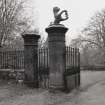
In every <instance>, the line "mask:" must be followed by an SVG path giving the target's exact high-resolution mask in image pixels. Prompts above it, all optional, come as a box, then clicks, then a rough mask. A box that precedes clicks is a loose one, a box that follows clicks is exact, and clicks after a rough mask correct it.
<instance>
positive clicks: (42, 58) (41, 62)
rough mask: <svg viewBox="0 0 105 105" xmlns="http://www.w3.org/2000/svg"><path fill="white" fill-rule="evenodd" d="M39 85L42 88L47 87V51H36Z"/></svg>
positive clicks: (43, 49) (42, 49)
mask: <svg viewBox="0 0 105 105" xmlns="http://www.w3.org/2000/svg"><path fill="white" fill-rule="evenodd" d="M38 68H39V85H40V87H43V88H48V87H49V50H48V48H41V49H38Z"/></svg>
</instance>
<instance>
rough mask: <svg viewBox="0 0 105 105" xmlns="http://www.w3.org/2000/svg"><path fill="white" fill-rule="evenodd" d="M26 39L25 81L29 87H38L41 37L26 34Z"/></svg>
mask: <svg viewBox="0 0 105 105" xmlns="http://www.w3.org/2000/svg"><path fill="white" fill-rule="evenodd" d="M22 37H23V39H24V61H25V79H24V82H25V84H27V85H28V86H32V87H36V88H37V87H38V53H37V50H38V39H39V38H40V36H39V35H35V34H25V35H23V36H22Z"/></svg>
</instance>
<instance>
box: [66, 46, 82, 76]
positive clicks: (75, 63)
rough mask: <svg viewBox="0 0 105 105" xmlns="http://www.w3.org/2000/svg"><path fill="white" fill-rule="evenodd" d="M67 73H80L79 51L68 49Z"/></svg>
mask: <svg viewBox="0 0 105 105" xmlns="http://www.w3.org/2000/svg"><path fill="white" fill-rule="evenodd" d="M65 70H66V72H67V73H68V75H69V72H70V73H71V74H72V73H74V74H75V73H78V72H79V71H80V53H79V49H77V48H72V47H66V69H65Z"/></svg>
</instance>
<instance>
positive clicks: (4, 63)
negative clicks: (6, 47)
mask: <svg viewBox="0 0 105 105" xmlns="http://www.w3.org/2000/svg"><path fill="white" fill-rule="evenodd" d="M0 69H14V70H15V69H24V51H23V50H14V51H0Z"/></svg>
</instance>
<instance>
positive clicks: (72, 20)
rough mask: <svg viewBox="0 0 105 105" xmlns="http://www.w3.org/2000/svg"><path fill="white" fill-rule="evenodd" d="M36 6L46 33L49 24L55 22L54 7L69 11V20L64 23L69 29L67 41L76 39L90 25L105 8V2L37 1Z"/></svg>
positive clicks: (83, 0)
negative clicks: (91, 20)
mask: <svg viewBox="0 0 105 105" xmlns="http://www.w3.org/2000/svg"><path fill="white" fill-rule="evenodd" d="M33 1H35V0H33ZM33 4H34V3H33ZM36 4H37V5H36ZM36 4H35V5H36V7H37V8H38V13H39V16H38V18H39V19H38V22H39V23H38V24H39V27H40V31H44V29H45V28H46V27H47V26H48V25H49V23H50V22H51V21H53V19H54V18H53V12H52V8H53V7H54V6H58V7H60V8H61V9H66V10H68V14H69V19H68V20H66V21H65V22H62V23H63V24H64V25H65V26H66V27H68V28H69V31H68V33H67V34H66V39H68V38H74V37H76V36H77V34H78V32H79V31H80V30H81V29H83V27H84V26H85V25H86V24H87V23H88V20H89V19H90V17H92V16H93V15H94V13H95V12H97V11H100V10H102V9H103V8H105V0H36ZM44 35H46V33H44Z"/></svg>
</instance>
